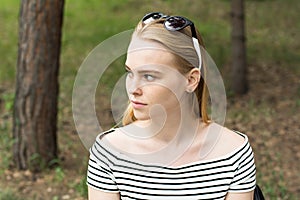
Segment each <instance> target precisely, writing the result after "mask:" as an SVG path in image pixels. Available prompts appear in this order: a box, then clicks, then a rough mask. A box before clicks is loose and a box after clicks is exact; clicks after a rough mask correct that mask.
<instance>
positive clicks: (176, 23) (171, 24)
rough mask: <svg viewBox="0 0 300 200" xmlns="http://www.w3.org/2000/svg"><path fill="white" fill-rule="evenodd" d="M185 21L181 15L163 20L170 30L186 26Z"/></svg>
mask: <svg viewBox="0 0 300 200" xmlns="http://www.w3.org/2000/svg"><path fill="white" fill-rule="evenodd" d="M186 24H187V22H186V20H185V19H184V18H182V17H170V18H168V19H167V20H166V21H165V27H166V28H167V29H168V30H170V31H177V30H180V29H182V28H184V27H185V26H186Z"/></svg>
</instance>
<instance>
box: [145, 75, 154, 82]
mask: <svg viewBox="0 0 300 200" xmlns="http://www.w3.org/2000/svg"><path fill="white" fill-rule="evenodd" d="M144 78H145V79H146V80H147V81H154V79H155V77H154V76H152V75H150V74H145V75H144Z"/></svg>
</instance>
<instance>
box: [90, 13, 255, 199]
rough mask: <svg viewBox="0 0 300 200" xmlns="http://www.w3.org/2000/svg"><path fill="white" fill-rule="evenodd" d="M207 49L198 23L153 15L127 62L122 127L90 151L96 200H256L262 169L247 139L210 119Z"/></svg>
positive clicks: (136, 37)
mask: <svg viewBox="0 0 300 200" xmlns="http://www.w3.org/2000/svg"><path fill="white" fill-rule="evenodd" d="M203 46H204V44H203V42H202V39H201V36H200V34H199V33H198V31H196V29H195V27H194V24H193V23H192V22H191V21H190V20H188V19H187V18H184V17H180V16H166V15H164V14H162V13H150V14H147V15H146V16H144V18H143V19H142V20H141V22H140V23H139V24H138V25H137V27H136V29H135V31H134V33H133V35H132V40H131V42H130V45H129V48H128V53H127V59H126V63H125V66H126V70H127V77H126V89H127V93H128V97H129V101H130V103H129V105H128V108H127V110H126V111H125V113H124V117H123V125H124V126H122V127H119V128H113V129H111V130H109V131H106V132H104V133H101V134H100V135H99V136H98V137H97V139H96V142H95V143H94V145H93V147H92V148H91V149H90V160H89V166H88V177H87V184H88V190H89V199H90V200H95V199H101V200H104V199H109V200H114V199H170V200H171V199H172V200H175V199H189V200H191V199H227V200H234V199H238V200H240V199H243V200H250V199H253V190H254V188H255V182H256V180H255V164H254V159H253V153H252V149H251V147H250V144H249V142H248V138H247V136H246V135H244V134H242V133H239V132H235V131H231V130H229V129H227V128H225V127H222V126H221V125H218V124H217V123H214V122H213V121H212V120H210V119H209V117H208V114H207V105H206V104H207V101H208V100H207V98H208V97H207V96H208V95H207V92H208V91H207V85H206V81H205V78H206V71H207V68H208V67H209V66H207V63H206V62H205V58H204V57H203V52H201V48H203Z"/></svg>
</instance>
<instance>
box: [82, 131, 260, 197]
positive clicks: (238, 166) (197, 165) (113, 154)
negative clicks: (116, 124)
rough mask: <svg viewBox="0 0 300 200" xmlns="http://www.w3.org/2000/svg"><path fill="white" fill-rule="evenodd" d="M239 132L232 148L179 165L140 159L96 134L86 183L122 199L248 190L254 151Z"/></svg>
mask: <svg viewBox="0 0 300 200" xmlns="http://www.w3.org/2000/svg"><path fill="white" fill-rule="evenodd" d="M112 131H114V130H113V129H112V130H110V131H108V132H104V133H102V134H100V136H101V135H103V134H106V133H109V132H112ZM238 134H240V135H241V136H243V137H244V138H245V141H244V143H243V145H242V146H241V147H239V148H238V149H236V150H235V151H233V152H231V153H229V154H226V155H224V156H221V157H218V158H216V159H210V160H202V161H196V162H192V163H189V164H185V165H181V166H178V167H177V166H176V167H174V166H163V165H158V164H147V163H143V162H139V161H137V160H134V159H133V158H130V157H129V156H127V155H124V154H122V153H119V152H117V151H115V150H114V149H111V148H110V147H109V146H108V145H107V144H106V143H104V142H103V141H102V140H101V139H100V137H97V139H96V142H95V143H94V145H93V146H92V147H91V149H90V159H89V165H88V172H87V184H88V185H89V187H92V188H94V189H96V190H101V191H104V192H116V193H120V196H121V199H151V200H152V199H155V200H156V199H163V200H167V199H168V200H171V199H172V200H178V199H180V200H181V199H188V200H193V199H202V200H204V199H225V196H226V194H227V193H228V192H249V191H251V190H254V188H255V184H256V180H255V172H256V170H255V164H254V158H253V152H252V149H251V146H250V144H249V142H248V138H247V136H246V135H244V134H242V133H238Z"/></svg>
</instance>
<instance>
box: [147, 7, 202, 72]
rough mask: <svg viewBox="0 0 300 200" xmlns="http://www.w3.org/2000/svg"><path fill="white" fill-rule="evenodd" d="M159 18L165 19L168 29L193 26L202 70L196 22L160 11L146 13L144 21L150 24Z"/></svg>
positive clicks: (193, 35) (195, 46) (165, 25)
mask: <svg viewBox="0 0 300 200" xmlns="http://www.w3.org/2000/svg"><path fill="white" fill-rule="evenodd" d="M159 19H165V21H164V23H163V24H164V27H165V28H166V29H167V30H168V31H179V30H182V29H184V28H185V27H187V26H190V27H191V32H192V40H193V45H194V48H195V50H196V52H197V54H198V58H199V70H200V69H201V63H202V60H201V53H200V45H199V43H198V38H197V34H196V29H195V26H194V23H193V22H192V21H191V20H189V19H187V18H185V17H182V16H168V15H165V14H163V13H160V12H152V13H148V14H146V15H145V16H144V17H143V19H142V22H143V24H149V23H150V22H153V21H155V20H159Z"/></svg>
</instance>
